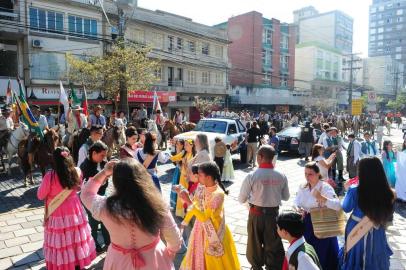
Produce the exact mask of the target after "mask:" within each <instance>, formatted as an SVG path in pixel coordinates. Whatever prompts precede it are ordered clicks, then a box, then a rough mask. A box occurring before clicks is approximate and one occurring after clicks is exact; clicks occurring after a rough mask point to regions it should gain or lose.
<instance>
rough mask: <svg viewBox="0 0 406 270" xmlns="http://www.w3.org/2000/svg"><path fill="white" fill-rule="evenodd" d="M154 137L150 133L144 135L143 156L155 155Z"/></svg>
mask: <svg viewBox="0 0 406 270" xmlns="http://www.w3.org/2000/svg"><path fill="white" fill-rule="evenodd" d="M155 141H156V136H155V135H154V134H152V133H151V132H147V133H145V143H144V148H143V149H142V150H143V151H144V154H150V155H155Z"/></svg>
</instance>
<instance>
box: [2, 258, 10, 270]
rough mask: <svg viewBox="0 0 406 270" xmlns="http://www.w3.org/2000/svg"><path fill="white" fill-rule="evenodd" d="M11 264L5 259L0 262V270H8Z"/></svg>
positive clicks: (8, 259)
mask: <svg viewBox="0 0 406 270" xmlns="http://www.w3.org/2000/svg"><path fill="white" fill-rule="evenodd" d="M12 266H13V263H12V261H11V259H10V258H5V259H1V260H0V270H5V269H10V268H11V267H12Z"/></svg>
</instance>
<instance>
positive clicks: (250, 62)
mask: <svg viewBox="0 0 406 270" xmlns="http://www.w3.org/2000/svg"><path fill="white" fill-rule="evenodd" d="M215 27H217V28H219V29H225V30H226V31H227V33H228V38H229V40H230V42H231V43H230V45H229V47H228V58H229V61H230V63H231V70H230V83H231V86H232V88H233V90H232V91H231V92H230V95H231V101H232V103H235V104H246V103H243V102H244V100H245V101H246V102H248V101H249V100H252V99H251V98H250V97H249V96H250V95H252V96H255V94H253V93H252V91H249V90H250V89H263V90H261V91H269V93H270V95H272V93H273V92H272V91H276V90H281V91H283V92H286V94H289V91H291V90H293V88H294V76H295V74H294V72H295V68H294V65H295V50H294V47H295V39H296V37H295V28H294V27H293V26H292V25H289V24H286V23H281V22H280V21H279V20H277V19H267V18H264V17H263V16H262V14H261V13H259V12H256V11H252V12H249V13H245V14H241V15H238V16H234V17H232V18H230V19H228V21H227V22H224V23H221V24H218V25H216V26H215ZM241 88H244V89H247V90H248V91H240V90H241ZM261 91H260V92H261ZM275 93H276V92H275ZM265 96H268V95H265ZM278 97H279V95H275V97H274V103H276V104H278V102H279V101H278ZM268 102H269V100H259V103H258V104H271V103H268ZM280 102H281V103H282V102H284V101H282V99H281V100H280ZM274 103H273V104H274ZM235 104H234V105H235Z"/></svg>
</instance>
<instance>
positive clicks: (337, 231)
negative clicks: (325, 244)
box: [310, 207, 347, 239]
mask: <svg viewBox="0 0 406 270" xmlns="http://www.w3.org/2000/svg"><path fill="white" fill-rule="evenodd" d="M310 216H311V218H312V224H313V231H314V235H315V236H316V237H317V238H319V239H324V238H328V237H334V236H338V235H344V233H345V224H346V222H347V220H346V217H345V214H344V212H343V210H342V209H340V210H339V211H336V210H334V209H330V208H327V207H317V208H312V209H310Z"/></svg>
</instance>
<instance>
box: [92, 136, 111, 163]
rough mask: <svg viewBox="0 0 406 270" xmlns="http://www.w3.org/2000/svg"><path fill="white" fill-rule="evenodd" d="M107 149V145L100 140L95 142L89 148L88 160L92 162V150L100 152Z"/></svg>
mask: <svg viewBox="0 0 406 270" xmlns="http://www.w3.org/2000/svg"><path fill="white" fill-rule="evenodd" d="M108 150H109V148H108V147H107V145H106V144H105V143H104V142H102V141H98V142H95V143H94V144H92V145H91V146H90V148H89V160H90V161H92V162H93V159H92V156H93V153H94V152H96V153H97V154H98V153H100V152H103V151H108Z"/></svg>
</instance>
